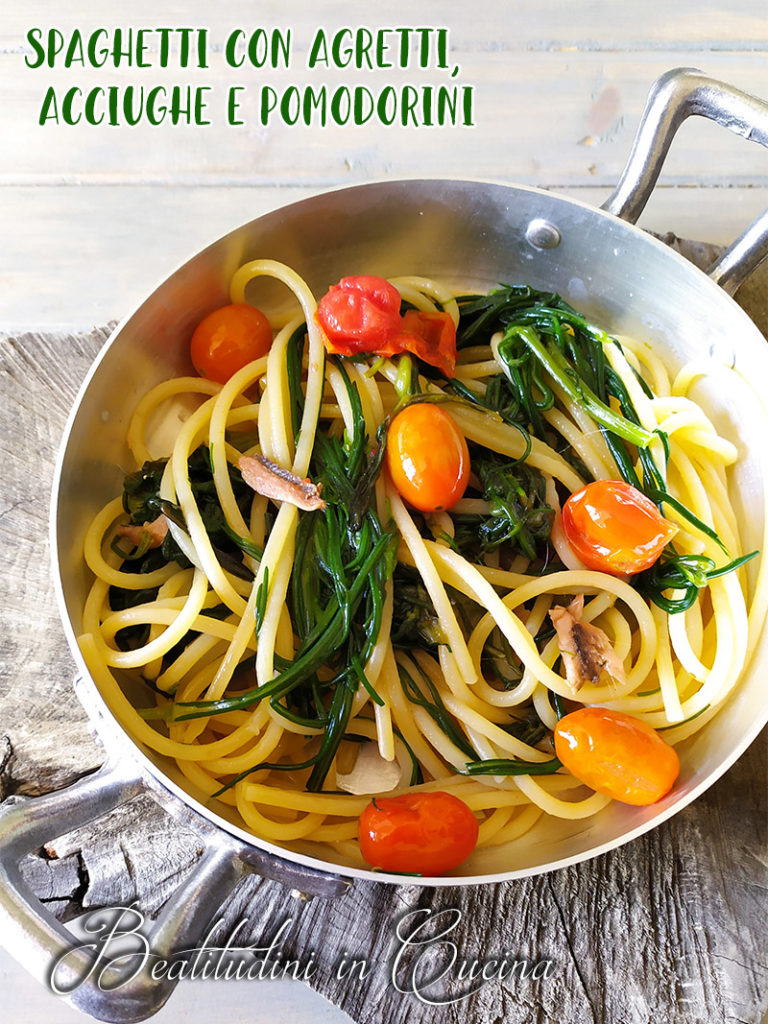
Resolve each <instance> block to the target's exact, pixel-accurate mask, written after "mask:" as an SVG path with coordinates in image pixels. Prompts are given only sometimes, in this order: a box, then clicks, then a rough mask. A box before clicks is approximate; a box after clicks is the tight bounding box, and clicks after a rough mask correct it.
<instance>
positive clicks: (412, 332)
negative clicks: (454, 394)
mask: <svg viewBox="0 0 768 1024" xmlns="http://www.w3.org/2000/svg"><path fill="white" fill-rule="evenodd" d="M394 343H396V344H398V345H401V346H402V350H405V351H406V352H413V354H414V355H415V356H418V357H419V359H423V360H424V362H425V363H429V364H430V366H436V367H437V369H438V370H440V372H441V373H442V374H443V375H444V376H445V377H453V375H454V373H455V371H456V325H455V324H454V322H453V320H451V318H450V316H449V315H448V314H447V313H437V312H435V313H426V312H424V311H422V310H420V309H409V310H407V311H406V312H405V313H404V314H403V329H402V333H401V334H400V335H398V337H397V338H395V339H394Z"/></svg>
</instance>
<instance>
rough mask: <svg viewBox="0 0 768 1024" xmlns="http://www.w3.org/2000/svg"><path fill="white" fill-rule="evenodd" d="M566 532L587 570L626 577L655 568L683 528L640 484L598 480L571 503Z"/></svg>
mask: <svg viewBox="0 0 768 1024" xmlns="http://www.w3.org/2000/svg"><path fill="white" fill-rule="evenodd" d="M563 531H564V532H565V536H566V538H567V540H568V543H569V544H570V545H571V547H572V548H573V550H574V551H575V552H576V554H577V555H578V556H579V558H580V559H581V560H582V562H583V563H584V565H586V566H587V568H589V569H597V570H598V571H600V572H608V573H612V574H613V575H616V576H621V575H632V574H634V573H637V572H642V571H643V569H649V568H650V567H651V566H652V565H653V563H654V562H655V561H656V560H657V559H658V557H659V555H660V554H661V552H662V551H663V550H664V548H665V546H666V545H667V544H668V543H669V541H670V540H671V539H672V538H673V537H674V535H675V534H676V533H677V527H676V526H675V525H674V523H670V522H669V521H668V520H667V519H665V518H664V516H662V514H661V512H659V510H658V508H657V507H656V506H655V505H654V503H653V502H652V501H651V499H650V498H648V497H646V495H645V494H643V492H642V491H638V489H637V488H636V487H632V486H631V485H630V484H626V483H624V482H623V481H622V480H595V482H594V483H591V484H587V486H586V487H582V488H581V490H580V491H576V492H575V493H574V494H572V495H571V496H570V498H568V500H567V501H566V503H565V505H564V506H563Z"/></svg>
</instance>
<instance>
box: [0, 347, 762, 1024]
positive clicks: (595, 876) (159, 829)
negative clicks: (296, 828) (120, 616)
mask: <svg viewBox="0 0 768 1024" xmlns="http://www.w3.org/2000/svg"><path fill="white" fill-rule="evenodd" d="M104 338H105V331H103V330H98V331H95V332H93V333H91V334H89V335H79V336H75V335H64V334H59V335H40V334H27V335H24V336H22V337H19V338H17V339H7V340H5V341H3V342H2V343H0V346H1V347H0V353H1V354H2V366H1V374H0V381H1V384H0V386H1V387H2V390H3V398H4V401H3V402H2V403H0V410H1V412H0V415H1V416H2V417H3V419H2V420H1V421H0V437H2V438H3V442H2V443H3V446H4V451H3V454H4V463H5V466H6V471H5V480H4V487H3V507H4V509H5V512H4V514H3V515H1V516H0V530H1V531H2V534H3V546H4V550H7V551H8V553H9V555H8V557H9V560H10V563H11V571H10V577H9V589H8V597H7V599H6V602H5V605H4V608H3V609H2V612H0V615H1V616H2V626H3V631H2V632H3V636H4V637H12V638H13V640H12V641H11V644H12V646H10V647H9V648H8V649H7V651H5V652H4V655H3V659H4V660H3V670H4V674H3V677H2V678H3V682H2V685H3V688H4V689H3V698H2V725H3V729H2V733H3V735H4V737H5V739H4V740H3V744H4V745H3V747H2V748H0V755H2V756H0V765H2V767H0V778H2V779H3V780H4V786H5V792H6V793H7V792H10V791H14V790H15V791H22V792H40V791H45V790H48V789H51V788H54V787H56V786H58V785H61V784H63V783H64V782H66V781H67V780H69V779H71V778H72V777H74V776H76V775H78V774H81V773H82V772H83V771H85V770H88V769H89V768H91V767H92V766H93V765H95V764H96V763H98V761H99V760H100V759H101V756H102V754H101V751H100V750H99V748H98V747H97V746H96V744H95V743H94V742H93V740H92V738H91V737H90V735H89V732H88V729H87V727H86V725H85V723H84V721H83V717H84V716H83V713H82V711H81V710H80V709H79V707H78V706H77V704H76V701H75V699H74V696H73V695H72V692H71V689H70V688H69V680H70V677H71V673H72V663H71V660H70V657H69V654H68V652H67V650H66V645H65V643H64V641H63V638H62V636H61V630H60V627H59V626H58V624H57V616H56V611H55V608H54V606H53V601H52V596H51V593H50V583H49V580H48V572H47V566H46V562H45V557H46V556H45V546H46V540H45V517H46V508H47V488H48V487H49V485H50V479H51V466H52V461H53V456H54V450H55V445H56V441H57V437H58V434H59V433H60V431H61V428H62V425H63V421H64V418H65V415H66V412H67V409H68V407H69V404H70V403H71V401H72V399H73V396H74V392H75V389H76V387H77V384H78V383H79V380H80V378H81V377H82V376H83V375H84V373H85V371H86V369H87V366H88V365H89V363H90V361H91V359H92V358H93V356H94V355H95V353H96V351H97V350H98V347H99V346H100V344H101V343H102V342H103V340H104ZM65 354H66V355H65ZM30 609H34V610H35V613H34V615H30ZM767 764H768V733H767V732H764V733H763V734H762V736H761V737H760V739H759V740H758V741H756V743H755V744H753V745H752V747H751V748H750V749H749V750H748V751H747V753H746V754H745V755H744V756H743V757H742V758H741V760H740V761H739V762H738V763H737V764H736V766H735V767H734V768H732V769H731V771H730V772H729V773H728V774H727V775H726V776H725V777H724V778H723V779H722V780H721V781H720V782H719V783H718V784H717V785H716V786H714V787H713V788H712V789H711V790H709V791H708V792H707V793H706V794H705V795H704V796H703V797H702V798H701V799H699V800H698V801H697V802H696V803H695V804H694V805H692V806H691V807H689V808H687V809H685V810H684V811H682V812H681V813H680V814H678V815H677V816H676V817H675V818H673V819H672V820H671V821H669V822H667V823H665V824H664V825H662V826H661V827H660V828H658V829H656V830H655V831H653V832H652V833H650V834H649V835H647V836H645V837H643V838H641V839H639V840H637V841H635V842H633V843H632V844H629V845H627V846H625V847H623V848H621V849H619V850H616V851H614V852H612V853H611V854H608V855H605V856H602V857H599V858H596V859H594V860H592V861H590V862H588V863H585V864H581V865H578V866H575V867H572V868H569V869H566V870H563V871H558V872H555V873H552V874H549V875H545V876H540V877H538V878H534V879H524V880H521V881H515V882H508V883H504V884H501V885H497V886H477V887H472V888H448V889H444V890H422V889H420V888H419V887H418V886H416V885H403V886H399V887H388V886H384V885H380V884H375V883H358V884H356V885H355V886H354V887H353V889H352V890H351V891H350V892H349V893H348V894H347V895H346V896H345V897H343V898H341V899H339V900H336V901H334V902H328V901H323V900H315V901H312V902H309V903H305V902H302V901H300V900H297V899H295V898H294V897H292V896H291V895H290V894H289V893H287V892H286V890H285V889H283V888H281V887H280V886H279V885H277V884H275V883H272V882H268V881H263V880H261V879H259V878H256V877H253V876H251V877H249V878H247V879H246V880H245V881H244V882H243V883H241V885H240V886H239V887H238V889H237V890H236V891H235V893H234V894H233V895H232V897H231V898H230V900H229V901H228V902H227V903H226V905H225V906H224V907H223V908H222V915H223V924H222V926H221V927H222V932H223V934H226V933H227V929H233V928H234V926H235V925H236V924H237V922H239V921H240V920H241V919H246V920H247V931H246V932H245V933H243V935H244V938H245V939H248V938H253V939H254V940H255V939H259V940H262V944H265V943H268V942H269V940H270V939H271V938H272V937H273V936H274V935H275V934H276V933H277V932H278V930H279V928H280V926H281V925H282V924H283V923H284V922H285V921H290V922H291V923H290V926H289V927H288V928H287V931H286V933H285V935H284V937H283V940H282V942H281V947H280V952H281V954H282V956H283V959H291V960H293V959H295V960H298V961H299V962H300V963H301V964H307V963H313V964H314V965H315V967H316V973H315V974H314V975H313V976H312V978H311V979H310V981H309V983H310V985H311V986H312V987H313V988H314V989H316V990H317V991H318V992H320V993H321V994H323V995H324V996H326V997H327V998H328V999H330V1000H331V1001H332V1002H334V1003H336V1004H337V1005H339V1006H340V1007H342V1008H343V1009H344V1011H345V1012H346V1013H348V1014H349V1015H350V1016H351V1017H352V1019H353V1020H355V1021H357V1022H359V1024H373V1022H377V1024H378V1022H380V1021H382V1020H385V1021H395V1020H397V1021H403V1022H416V1021H419V1022H423V1024H433V1022H434V1024H438V1022H439V1024H448V1022H456V1024H458V1022H459V1021H462V1022H463V1021H466V1020H472V1021H475V1022H478V1024H500V1022H502V1021H504V1022H505V1024H523V1022H525V1024H529V1022H532V1021H535V1022H538V1024H562V1022H563V1021H568V1022H572V1024H587V1022H589V1024H604V1022H609V1024H646V1022H647V1024H650V1022H654V1024H655V1022H659V1021H672V1020H674V1021H675V1022H676V1024H736V1022H738V1021H741V1022H744V1024H758V1022H759V1021H760V1019H761V1015H762V1013H763V1010H764V1009H765V1006H766V1002H767V1001H768V963H767V962H766V960H767V958H766V946H765V931H764V918H765V909H766V888H767V887H768V828H767V827H766V823H767V822H768V801H767V798H766V793H767V790H766V785H765V782H766V771H767V769H766V765H767ZM198 852H199V843H198V842H197V840H196V837H195V836H194V834H192V833H190V831H189V830H188V829H185V828H182V827H180V826H179V825H178V824H177V823H175V822H174V821H172V820H171V819H169V818H168V817H167V816H166V815H165V814H164V813H163V812H162V811H160V810H159V809H158V808H156V807H155V806H154V805H153V804H152V803H151V801H149V800H148V799H147V798H141V799H140V800H139V801H134V802H132V803H131V804H128V805H126V806H125V807H123V808H120V809H118V811H116V812H113V814H112V815H110V816H109V818H108V819H106V820H104V821H102V822H100V823H95V824H94V826H91V827H88V828H83V829H79V830H77V831H76V832H74V833H70V834H69V835H67V836H64V837H53V836H52V837H51V841H50V842H49V843H47V844H46V848H45V850H44V851H41V853H40V854H39V855H38V856H36V857H32V858H29V859H28V861H27V862H26V864H25V873H26V877H27V878H28V879H29V880H30V881H31V882H32V883H33V884H34V885H35V886H36V888H37V891H38V892H40V894H41V896H42V897H43V898H44V899H45V900H46V901H48V902H49V904H50V906H51V907H52V909H54V910H55V912H57V913H58V914H59V916H61V917H63V918H67V917H70V916H71V915H72V914H75V913H77V912H79V911H81V910H83V909H85V908H89V907H94V906H106V905H110V904H125V903H128V902H131V901H136V902H137V903H138V905H139V906H141V907H142V908H144V909H145V911H146V912H147V913H148V914H152V913H155V912H156V911H157V910H158V909H159V907H160V905H161V904H162V902H163V901H164V900H165V898H166V897H167V895H168V894H169V893H170V892H171V890H172V888H173V885H174V881H181V880H182V878H183V877H185V874H186V872H187V871H188V870H189V869H190V867H191V866H192V864H193V863H194V861H195V859H196V858H197V856H198ZM415 910H422V911H430V912H431V914H432V920H433V921H436V922H438V923H439V922H443V923H444V924H445V923H449V922H450V920H451V915H452V914H455V913H456V912H457V911H458V912H460V914H461V920H460V922H459V923H458V925H457V927H456V928H455V930H454V931H452V932H451V934H450V936H447V937H446V940H445V942H444V943H442V944H437V945H436V946H435V948H434V952H435V953H436V954H438V955H437V957H436V959H434V960H430V958H429V954H423V955H424V956H425V959H423V960H420V962H419V964H418V965H416V968H414V958H413V957H406V958H404V959H403V961H402V962H401V963H400V964H399V968H398V970H395V966H396V960H395V957H396V955H397V953H398V950H399V949H400V947H401V943H400V942H399V941H398V939H397V937H396V929H397V927H398V923H399V922H401V921H402V919H403V917H404V915H406V914H408V913H409V912H412V911H415ZM440 912H442V916H438V915H439V914H440ZM448 941H451V942H455V944H456V949H457V956H458V961H457V964H458V963H460V962H461V961H462V960H464V959H466V960H469V961H470V962H471V961H473V960H474V959H477V960H479V961H484V960H486V959H488V958H491V959H494V960H499V959H502V958H504V957H506V958H508V959H509V960H511V961H513V960H527V961H529V962H531V963H536V962H540V961H543V960H550V961H551V962H552V969H551V976H550V977H549V978H547V979H544V980H535V979H533V978H530V977H529V978H527V979H521V978H520V977H519V976H513V977H511V978H507V979H506V980H504V981H498V980H494V981H490V982H488V983H487V984H484V985H482V986H481V987H480V988H479V990H478V991H477V992H475V993H474V994H471V995H466V996H463V993H465V991H466V989H467V984H466V982H460V981H459V980H458V979H457V977H456V971H457V969H458V967H456V968H455V969H454V970H453V972H449V973H448V974H447V975H446V976H445V977H444V978H443V979H442V980H440V981H437V982H435V983H434V984H433V985H431V986H430V985H427V984H426V983H425V982H424V980H423V978H424V971H425V970H426V967H427V965H428V963H429V964H431V969H432V970H439V969H441V967H442V968H444V967H445V964H446V961H445V956H446V955H450V952H451V948H450V946H448V945H447V942H448ZM421 955H422V951H421V950H419V951H418V953H417V956H421ZM342 956H346V957H347V958H348V959H357V960H364V961H365V962H366V964H367V965H368V969H367V972H364V973H365V977H364V978H362V979H355V980H354V981H352V980H350V978H339V977H338V974H337V967H338V964H339V961H340V958H341V957H342ZM413 969H418V970H419V971H420V972H421V973H420V975H419V976H420V977H421V978H422V981H421V982H420V984H419V988H420V997H419V996H417V995H415V994H414V992H413V991H409V987H410V988H412V982H409V978H410V977H411V975H410V974H409V971H411V970H413ZM393 972H394V974H393ZM395 983H397V985H398V986H399V987H400V988H401V989H404V990H405V991H397V989H396V987H395ZM425 1000H431V1003H432V1004H437V1005H431V1004H430V1003H429V1002H425ZM450 1000H455V1001H454V1002H451V1001H450Z"/></svg>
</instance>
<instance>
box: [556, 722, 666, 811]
mask: <svg viewBox="0 0 768 1024" xmlns="http://www.w3.org/2000/svg"><path fill="white" fill-rule="evenodd" d="M555 753H556V754H557V756H558V757H559V759H560V760H561V761H562V763H563V766H564V767H565V768H567V769H568V771H569V772H570V773H571V775H573V776H574V777H575V778H577V779H578V780H579V781H580V782H583V783H584V784H585V785H587V786H589V787H590V789H594V790H595V791H596V792H598V793H603V794H604V795H605V796H609V797H611V798H612V799H613V800H620V801H621V802H622V803H625V804H635V805H638V806H644V805H646V804H653V803H656V801H657V800H661V798H662V797H663V796H666V794H667V793H669V791H670V790H671V789H672V787H673V786H674V784H675V781H676V779H677V777H678V775H679V774H680V760H679V758H678V756H677V753H676V751H675V749H674V748H673V747H671V746H670V745H669V744H668V743H667V742H666V741H665V740H664V739H662V737H661V736H660V735H659V734H658V733H657V732H656V730H655V729H652V728H651V727H650V726H649V725H646V724H645V722H641V721H640V719H638V718H633V717H632V716H631V715H625V714H623V713H622V712H620V711H611V710H609V709H608V708H579V710H578V711H572V712H571V713H570V714H568V715H565V716H564V717H563V718H561V719H560V721H559V722H558V723H557V726H556V727H555Z"/></svg>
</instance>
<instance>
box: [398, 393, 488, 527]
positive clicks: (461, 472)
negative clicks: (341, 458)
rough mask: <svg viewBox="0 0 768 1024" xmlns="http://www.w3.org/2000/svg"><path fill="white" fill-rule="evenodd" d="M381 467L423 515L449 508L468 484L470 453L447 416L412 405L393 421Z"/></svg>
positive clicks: (428, 405)
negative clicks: (383, 466)
mask: <svg viewBox="0 0 768 1024" xmlns="http://www.w3.org/2000/svg"><path fill="white" fill-rule="evenodd" d="M386 462H387V469H388V470H389V475H390V477H391V478H392V483H393V484H394V485H395V487H396V488H397V490H398V491H399V492H400V494H401V495H402V497H403V498H404V499H405V500H406V501H407V502H408V503H409V504H411V505H413V506H414V508H418V509H420V510H421V511H422V512H438V511H440V510H441V509H446V508H451V506H452V505H455V504H456V502H457V501H458V500H459V498H461V496H462V495H463V494H464V491H465V490H466V489H467V483H468V482H469V450H468V448H467V442H466V440H465V438H464V435H463V434H462V432H461V431H460V430H459V428H458V425H457V424H456V420H455V419H454V418H453V416H451V414H450V413H448V412H446V411H445V409H442V408H441V407H440V406H438V405H434V404H431V403H427V402H415V403H414V404H412V405H407V406H406V407H405V409H403V411H402V412H400V413H398V414H397V416H395V418H394V419H393V420H392V422H391V423H390V425H389V432H388V433H387V450H386Z"/></svg>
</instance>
